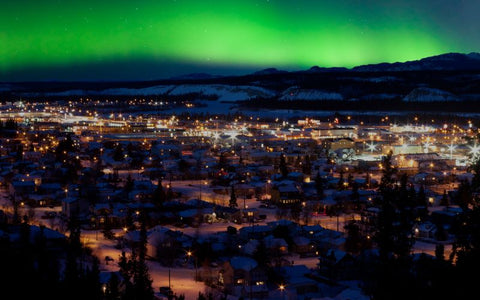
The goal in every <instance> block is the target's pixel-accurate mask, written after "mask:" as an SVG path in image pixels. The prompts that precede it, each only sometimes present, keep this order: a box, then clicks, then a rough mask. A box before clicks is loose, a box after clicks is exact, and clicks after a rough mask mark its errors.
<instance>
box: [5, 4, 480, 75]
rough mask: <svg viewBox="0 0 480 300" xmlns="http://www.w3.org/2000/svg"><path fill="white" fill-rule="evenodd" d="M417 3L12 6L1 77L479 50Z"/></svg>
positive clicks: (285, 64) (290, 64) (354, 60)
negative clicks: (58, 70) (130, 65)
mask: <svg viewBox="0 0 480 300" xmlns="http://www.w3.org/2000/svg"><path fill="white" fill-rule="evenodd" d="M417 2H421V1H408V0H406V1H400V0H398V1H372V0H370V1H355V0H343V1H334V0H327V1H308V0H299V1H286V0H283V1H280V0H279V1H275V0H270V1H267V0H263V1H259V0H257V1H253V0H238V1H227V0H223V1H215V0H176V1H172V0H157V1H154V0H150V1H148V0H140V1H123V0H117V1H110V0H103V1H94V0H82V1H78V0H70V1H68V0H64V1H60V0H58V1H54V0H44V1H38V0H31V1H29V0H17V1H8V2H7V3H3V4H2V9H1V11H0V79H2V80H8V79H9V75H10V74H13V73H15V72H17V73H18V72H20V73H21V72H22V70H24V71H25V72H28V70H29V69H36V70H40V69H48V68H55V67H63V68H68V67H69V66H78V65H89V64H96V65H101V64H102V63H104V62H116V61H119V62H128V61H132V62H134V61H138V60H141V61H144V62H145V61H147V62H148V61H152V62H157V63H158V62H179V63H181V64H183V65H188V64H195V65H197V66H224V67H227V66H230V67H232V68H235V67H241V68H246V67H247V68H248V67H251V69H259V68H262V67H276V68H284V69H290V70H296V69H304V68H309V67H311V66H314V65H318V66H322V67H334V66H335V67H353V66H356V65H361V64H367V63H378V62H395V61H407V60H414V59H419V58H422V57H426V56H431V55H437V54H441V53H445V52H471V51H476V50H477V47H478V46H479V44H480V42H479V39H478V38H477V39H476V40H471V39H468V38H466V37H465V36H462V34H460V33H459V30H460V28H462V24H453V25H452V22H453V21H452V19H453V17H451V18H450V19H447V20H446V21H445V23H441V22H440V19H441V18H445V16H448V15H449V14H450V15H451V14H454V15H455V10H450V11H449V10H448V7H445V8H444V9H442V10H440V9H439V8H435V7H436V6H435V7H434V6H432V7H429V6H428V5H427V4H426V3H423V4H421V5H417V4H416V3H417ZM424 2H431V3H434V4H432V5H435V4H437V5H439V4H438V3H441V2H442V1H438V2H437V1H435V2H434V1H424ZM472 5H474V6H478V5H475V4H472ZM467 8H468V7H467ZM465 9H466V8H465V7H464V8H463V10H462V11H461V12H462V13H464V10H465ZM428 12H431V13H430V14H429V13H428ZM449 20H450V22H449ZM467 21H468V20H467ZM471 22H474V21H471ZM476 25H478V24H475V23H473V24H471V23H469V26H470V27H466V28H467V29H469V30H471V31H474V30H473V29H475V28H473V29H472V28H471V27H472V26H476ZM477 28H478V27H477ZM147 65H148V64H147ZM143 67H145V66H143ZM182 71H185V70H180V73H181V72H182ZM17 73H16V74H17ZM114 74H116V70H112V76H113V77H114V76H115V75H114ZM17 75H18V74H17ZM158 75H159V76H161V75H168V74H161V71H159V73H158ZM170 75H174V74H170ZM19 77H22V76H19ZM30 77H32V76H30ZM30 77H29V76H25V78H30ZM15 78H17V77H15ZM38 79H41V78H38Z"/></svg>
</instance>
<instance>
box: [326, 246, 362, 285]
mask: <svg viewBox="0 0 480 300" xmlns="http://www.w3.org/2000/svg"><path fill="white" fill-rule="evenodd" d="M318 266H319V273H320V275H323V276H326V277H327V278H329V279H332V280H350V279H353V278H354V275H355V272H356V264H355V258H354V257H353V256H352V255H351V254H349V253H347V252H345V251H342V250H338V249H335V248H334V249H330V250H328V251H327V252H325V253H323V254H321V255H320V257H319V264H318Z"/></svg>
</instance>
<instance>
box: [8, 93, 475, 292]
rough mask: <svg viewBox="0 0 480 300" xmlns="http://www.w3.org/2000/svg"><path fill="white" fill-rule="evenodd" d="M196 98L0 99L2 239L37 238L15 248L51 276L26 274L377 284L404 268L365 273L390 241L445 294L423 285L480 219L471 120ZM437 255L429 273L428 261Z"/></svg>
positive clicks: (290, 288) (175, 282) (181, 282)
mask: <svg viewBox="0 0 480 300" xmlns="http://www.w3.org/2000/svg"><path fill="white" fill-rule="evenodd" d="M166 107H169V108H172V107H174V108H178V113H176V114H173V113H167V112H165V110H164V109H165V108H166ZM194 107H195V102H194V101H183V100H181V99H175V100H171V101H164V100H145V99H130V100H120V101H119V100H113V101H111V100H104V99H102V100H101V101H100V100H95V99H75V100H72V101H62V100H58V101H57V100H56V101H45V102H41V101H35V102H29V101H17V102H4V103H3V104H2V105H1V106H0V121H1V123H0V137H1V139H0V153H1V161H0V184H1V186H0V193H1V197H0V201H1V206H0V209H1V211H0V237H1V239H2V245H4V246H5V248H7V249H18V248H19V247H21V245H24V244H25V243H27V244H29V245H30V246H31V248H28V249H30V250H28V251H30V252H28V251H27V250H22V251H23V252H25V253H23V255H27V256H28V255H30V256H31V257H30V258H29V259H31V260H32V261H37V260H38V261H39V262H37V263H32V265H35V266H36V267H33V266H32V265H27V263H28V262H23V264H24V265H25V268H27V269H28V268H30V269H32V270H33V269H34V270H35V272H36V273H35V272H33V273H32V274H30V275H29V276H34V274H37V273H39V274H40V273H41V272H40V271H42V270H43V271H44V272H45V274H46V275H45V274H44V275H42V276H39V279H34V278H30V280H31V281H36V282H37V283H36V286H40V285H41V284H42V282H43V283H45V282H63V283H64V284H65V291H66V290H68V291H69V292H70V293H77V291H74V290H72V288H77V289H79V291H78V293H80V290H81V289H82V288H81V285H75V284H77V283H78V282H77V283H75V282H76V281H75V280H73V279H72V278H70V277H69V276H71V275H72V272H74V273H75V272H76V273H75V276H74V277H75V278H77V279H78V278H83V277H82V276H84V277H85V278H86V279H83V280H84V281H83V283H82V284H85V282H87V279H88V278H90V277H88V274H90V273H89V272H91V270H92V269H94V268H96V269H97V270H98V273H97V279H98V286H99V287H100V289H99V291H100V292H101V293H100V294H99V295H98V297H99V299H121V298H120V297H122V295H124V294H125V293H128V292H129V290H131V289H135V292H136V293H140V292H139V290H138V289H139V286H140V287H141V286H142V284H143V287H145V289H143V292H145V290H146V293H151V294H152V295H153V296H155V297H156V298H157V299H182V298H183V299H197V298H198V299H282V298H283V299H338V300H340V299H370V295H371V293H381V292H385V293H386V291H388V290H390V292H392V290H393V291H395V292H397V289H398V290H401V287H398V285H399V284H400V283H398V282H401V280H407V279H400V277H401V276H402V275H399V274H393V275H392V274H391V272H389V274H388V275H385V274H383V275H382V276H383V278H382V277H381V276H378V274H379V273H376V275H372V274H373V271H372V269H373V266H377V265H378V261H379V260H382V257H384V256H385V253H387V254H392V253H393V256H394V257H395V258H396V259H399V260H400V259H401V258H406V257H409V258H410V261H409V266H410V265H414V266H415V267H414V268H415V269H416V270H417V273H415V275H411V277H408V276H406V277H408V278H410V279H411V278H416V280H418V281H419V283H418V290H420V291H421V292H420V294H419V295H422V293H425V294H428V296H426V298H432V297H433V295H434V294H435V293H436V294H435V295H437V294H440V293H444V294H442V296H443V297H445V296H446V295H448V293H446V292H445V289H447V288H448V287H447V286H446V287H444V288H443V289H441V288H439V287H438V286H435V287H432V286H430V285H429V284H432V282H434V283H435V284H437V285H441V284H442V283H443V284H444V285H445V282H446V280H447V279H446V278H440V279H438V278H436V277H435V278H436V279H435V280H434V279H431V278H430V277H429V276H432V277H434V276H435V274H433V273H435V272H436V271H435V270H437V272H439V274H440V273H441V272H442V271H445V270H451V268H453V266H454V265H455V264H456V262H457V260H460V258H459V257H460V256H461V255H464V257H465V256H466V254H465V253H467V252H468V249H469V248H468V246H465V244H468V243H469V242H466V241H465V240H462V239H464V238H465V236H470V235H472V234H473V235H474V234H475V232H474V233H472V232H470V231H468V230H467V229H466V227H472V228H477V229H478V227H475V226H476V223H475V221H471V219H472V218H471V215H470V214H471V212H472V211H475V210H474V208H475V203H476V202H475V201H476V200H475V199H476V197H477V194H476V193H475V188H476V187H478V186H476V185H478V184H479V183H480V182H477V181H478V179H479V178H477V176H478V174H477V173H476V171H475V166H478V165H476V160H477V159H478V154H479V152H480V144H477V142H478V136H479V132H480V131H479V128H478V126H477V125H478V124H477V121H478V120H476V119H475V118H468V117H458V118H457V119H455V120H453V119H448V118H439V119H437V118H434V117H431V116H425V115H415V114H413V113H412V114H411V115H408V116H404V117H402V118H396V117H394V116H389V115H381V116H380V115H376V116H373V117H372V116H369V117H367V116H362V115H348V114H339V113H336V114H332V115H330V116H327V117H324V118H320V117H318V118H317V117H305V118H298V119H286V118H281V117H278V118H277V117H265V116H263V115H262V113H261V112H259V113H258V115H257V116H254V115H248V114H240V113H235V114H213V113H212V114H206V113H201V114H195V113H185V111H182V110H181V108H189V109H192V108H194ZM189 111H194V110H189ZM397 119H398V120H397ZM386 199H390V200H389V201H390V202H391V203H390V205H391V206H394V208H392V209H390V208H389V207H390V206H388V205H386V204H385V203H386V202H387V200H386ZM399 199H400V200H399ZM466 220H467V221H466ZM468 220H470V221H468ZM468 222H471V223H468ZM476 222H478V221H476ZM459 224H463V225H465V226H463V227H462V226H461V225H459ZM467 225H468V226H467ZM25 228H28V230H27V229H25ZM25 231H26V232H27V234H29V236H27V238H25V237H24V235H25ZM476 234H478V232H477V233H476ZM385 235H386V236H385ZM75 241H76V242H77V243H78V245H76V246H75V245H74V244H75ZM462 241H463V243H464V244H462ZM477 242H478V241H477ZM22 243H23V244H22ZM471 243H473V242H471ZM40 245H41V246H40ZM74 247H77V248H75V249H76V250H75V251H73V250H72V249H73V248H74ZM462 247H463V248H462ZM477 248H478V247H477ZM35 249H37V250H38V251H39V252H38V253H37V252H36V250H35ZM78 249H82V250H78ZM86 249H89V250H86ZM477 250H478V249H477ZM2 251H5V252H6V251H7V250H2ZM12 251H13V252H15V250H12ZM461 251H463V252H461ZM40 252H41V253H46V252H48V253H53V254H52V256H48V257H47V258H46V257H44V256H41V254H39V253H40ZM72 253H73V254H72ZM15 255H20V254H19V253H17V254H15ZM72 255H73V257H72ZM39 257H40V258H39ZM385 257H387V258H385V259H387V260H388V259H390V258H388V255H387V256H385ZM17 258H18V259H19V260H20V259H21V258H20V257H17ZM9 259H11V258H9ZM42 259H43V260H42ZM56 260H59V261H56ZM27 261H28V260H27ZM54 261H56V262H55V263H54ZM432 261H437V262H439V265H438V266H437V265H435V266H436V269H435V268H433V270H430V272H432V274H426V273H427V272H426V271H425V270H424V269H422V268H421V264H424V265H427V264H429V265H433V262H432ZM382 262H383V261H382ZM17 263H18V262H15V261H9V262H8V264H7V262H6V261H5V264H4V265H6V266H7V265H8V266H12V269H15V268H16V267H13V266H14V265H15V264H17ZM42 263H43V264H42ZM440 264H441V266H442V268H443V269H440ZM463 264H468V263H467V262H466V261H463ZM54 265H55V266H56V268H55V267H53V266H54ZM72 265H73V267H72ZM132 265H133V266H136V267H132ZM86 266H87V267H86ZM42 268H43V269H42ZM50 268H52V269H55V270H50V272H46V270H47V269H50ZM72 268H73V269H72ZM396 268H397V269H395V270H399V273H401V272H406V273H409V271H406V270H405V269H403V268H402V267H400V266H396ZM84 269H87V271H86V273H87V275H82V274H83V273H85V272H83V271H82V270H84ZM72 270H74V271H72ZM69 272H70V273H69ZM421 272H424V273H421ZM445 272H446V271H445ZM457 272H458V273H461V272H460V271H459V270H457ZM419 273H421V274H420V275H418V274H419ZM402 274H403V273H402ZM442 274H443V273H442ZM445 274H446V273H445ZM403 275H404V274H403ZM437 275H438V274H437ZM7 276H12V278H13V279H11V280H12V281H13V280H14V279H15V278H16V277H15V276H19V277H21V275H20V274H7ZM22 276H23V275H22ZM72 276H73V275H72ZM142 276H143V277H142ZM422 276H423V277H422ZM438 276H440V275H438ZM464 276H465V275H462V276H459V277H458V278H459V279H458V280H459V281H460V280H461V278H464ZM42 280H43V281H42ZM90 280H91V278H90ZM422 280H425V282H427V281H428V282H429V283H428V284H427V283H425V284H424V282H423V281H422ZM442 280H443V281H442ZM395 281H397V283H396V282H395ZM444 281H445V282H444ZM422 284H424V285H422ZM379 286H381V287H382V288H379ZM454 291H456V289H452V290H451V291H450V292H451V293H453V292H454ZM25 292H26V293H27V292H28V291H25ZM81 292H82V293H83V292H84V293H87V292H88V291H87V289H84V290H83V291H81ZM140 294H141V293H140ZM425 294H423V295H425ZM402 295H403V296H404V294H402V292H400V291H398V297H399V299H401V297H403V296H402ZM376 296H377V297H380V298H383V299H386V298H384V297H382V296H385V295H378V294H377V295H376ZM387 298H389V299H396V298H395V297H393V298H391V297H387ZM135 299H136V298H135ZM139 299H140V298H139ZM143 299H148V298H143Z"/></svg>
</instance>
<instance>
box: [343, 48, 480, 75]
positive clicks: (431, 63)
mask: <svg viewBox="0 0 480 300" xmlns="http://www.w3.org/2000/svg"><path fill="white" fill-rule="evenodd" d="M352 70H353V71H359V72H398V71H432V70H436V71H454V70H457V71H458V70H480V53H475V52H472V53H469V54H462V53H446V54H441V55H436V56H430V57H426V58H422V59H420V60H412V61H407V62H396V63H380V64H370V65H363V66H358V67H354V68H353V69H352Z"/></svg>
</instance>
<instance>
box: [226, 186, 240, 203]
mask: <svg viewBox="0 0 480 300" xmlns="http://www.w3.org/2000/svg"><path fill="white" fill-rule="evenodd" d="M228 206H230V207H232V208H234V207H238V204H237V196H236V195H235V188H234V185H233V184H232V187H231V189H230V201H229V204H228Z"/></svg>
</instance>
